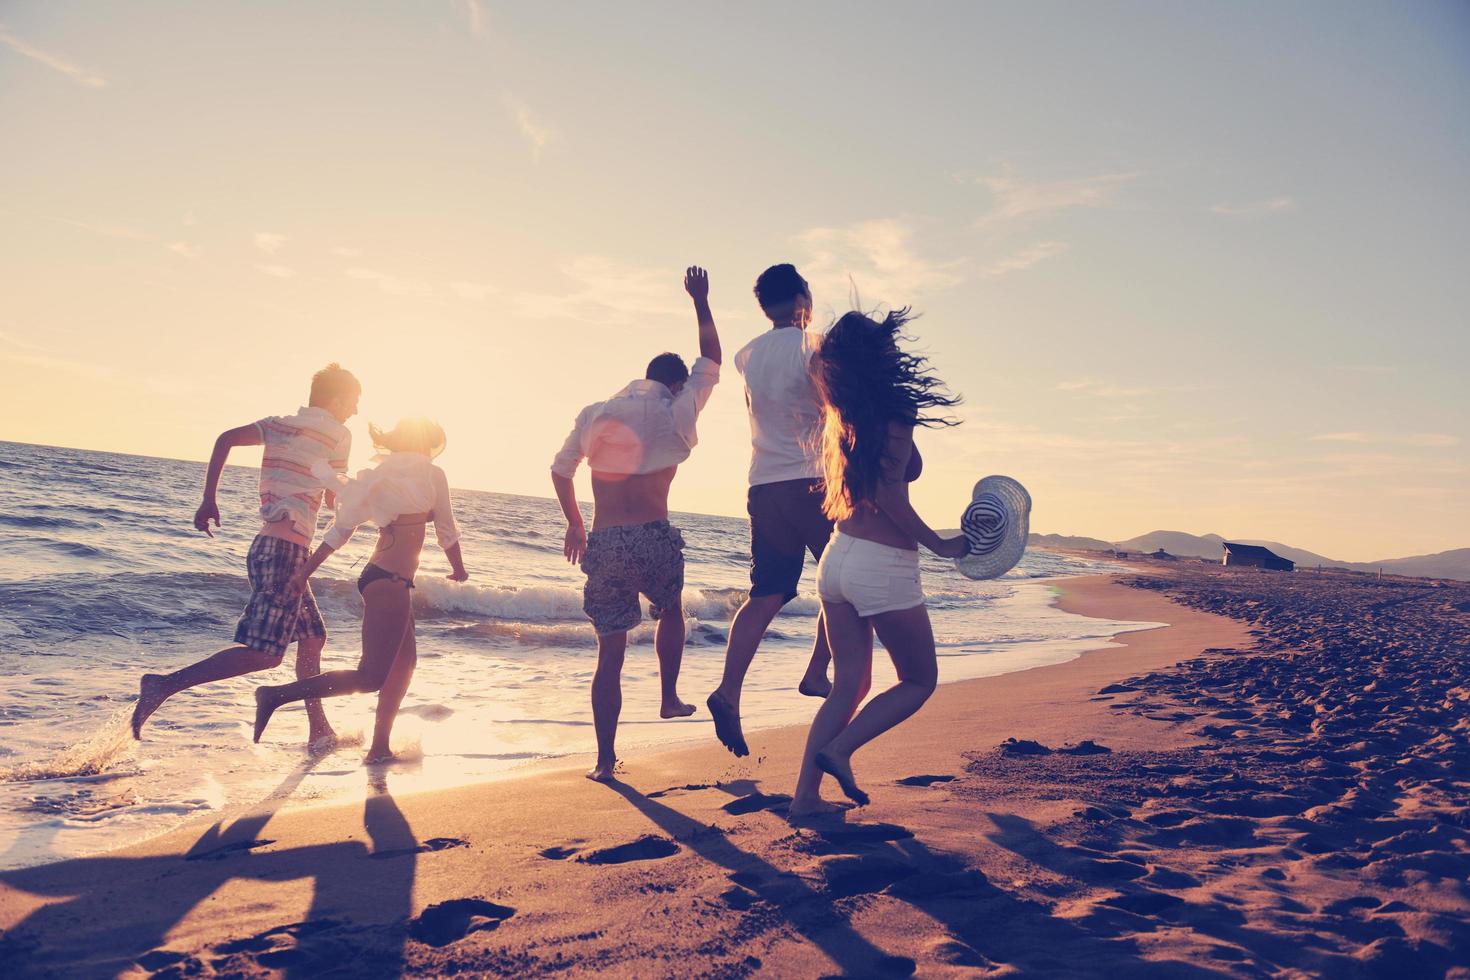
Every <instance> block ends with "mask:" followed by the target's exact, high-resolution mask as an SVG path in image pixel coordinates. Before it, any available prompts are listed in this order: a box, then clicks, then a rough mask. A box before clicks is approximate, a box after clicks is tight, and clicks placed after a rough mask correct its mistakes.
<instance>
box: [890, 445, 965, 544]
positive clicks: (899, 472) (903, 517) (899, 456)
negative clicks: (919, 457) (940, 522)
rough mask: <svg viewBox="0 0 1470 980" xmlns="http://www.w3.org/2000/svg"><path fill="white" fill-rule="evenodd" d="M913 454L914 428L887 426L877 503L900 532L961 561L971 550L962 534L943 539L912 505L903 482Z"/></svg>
mask: <svg viewBox="0 0 1470 980" xmlns="http://www.w3.org/2000/svg"><path fill="white" fill-rule="evenodd" d="M913 452H914V427H913V426H912V425H908V424H906V423H902V422H892V423H889V426H888V452H887V453H886V454H885V455H884V457H883V479H882V480H881V481H880V482H879V484H878V493H877V496H876V500H875V502H876V503H877V504H878V508H879V509H880V510H882V511H883V513H884V514H886V515H888V519H889V520H891V521H893V523H894V524H895V525H897V527H898V529H899V530H900V531H902V532H903V533H904V534H907V535H908V536H909V537H911V538H913V539H914V540H915V541H917V542H919V544H921V545H923V546H924V547H926V548H928V549H929V550H930V551H932V552H934V553H935V554H936V555H939V556H941V557H944V558H959V557H962V556H963V555H964V554H965V553H966V552H968V551H969V550H970V544H969V541H968V540H967V539H966V538H965V536H964V535H963V534H961V535H957V536H956V537H953V538H941V537H940V536H939V535H938V534H935V533H934V529H933V528H931V527H930V526H929V525H928V524H926V523H925V522H924V519H923V518H922V517H920V516H919V515H918V512H916V511H915V510H914V508H913V505H912V504H910V503H909V485H908V481H907V480H906V479H904V477H905V472H906V471H907V470H908V465H909V457H910V456H912V455H913Z"/></svg>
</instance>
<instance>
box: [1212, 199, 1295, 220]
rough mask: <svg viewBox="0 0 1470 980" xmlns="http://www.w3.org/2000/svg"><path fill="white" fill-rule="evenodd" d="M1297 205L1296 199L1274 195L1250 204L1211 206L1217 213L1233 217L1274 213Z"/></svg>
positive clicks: (1288, 209)
mask: <svg viewBox="0 0 1470 980" xmlns="http://www.w3.org/2000/svg"><path fill="white" fill-rule="evenodd" d="M1295 207H1296V201H1294V200H1292V199H1291V198H1289V197H1285V196H1281V197H1272V198H1268V199H1266V200H1264V201H1252V202H1250V203H1249V204H1216V205H1212V206H1211V207H1210V210H1211V211H1212V212H1213V213H1215V214H1224V215H1230V216H1232V217H1238V216H1249V215H1257V214H1273V213H1275V212H1277V211H1290V210H1292V209H1293V208H1295Z"/></svg>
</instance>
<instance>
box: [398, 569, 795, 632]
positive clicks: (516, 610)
mask: <svg viewBox="0 0 1470 980" xmlns="http://www.w3.org/2000/svg"><path fill="white" fill-rule="evenodd" d="M414 591H415V592H416V593H417V600H418V602H419V603H421V604H422V605H424V606H426V607H428V608H430V609H434V610H437V611H440V612H450V613H462V614H469V615H473V616H483V617H487V618H491V619H502V620H511V621H513V622H518V623H546V622H562V621H571V622H585V620H586V614H585V613H583V612H582V590H581V589H575V588H570V587H566V586H526V587H522V588H516V587H514V586H500V585H474V584H471V583H468V582H450V581H447V580H444V579H438V578H423V579H421V580H420V581H419V583H418V586H417V588H416V589H415V590H414ZM745 596H746V591H745V590H744V589H699V588H694V587H687V588H685V589H684V596H683V601H684V613H685V615H686V616H692V617H694V618H696V619H701V620H712V621H723V620H728V619H729V618H730V617H731V616H733V615H734V614H735V610H737V609H739V608H740V604H741V603H743V602H744V601H745ZM820 610H821V603H820V602H819V601H818V599H817V597H816V596H811V595H802V596H797V597H796V598H795V599H792V600H791V601H790V602H789V603H787V604H786V606H785V607H784V610H783V611H784V612H785V613H786V614H787V615H793V616H815V615H817V613H818V612H819V611H820Z"/></svg>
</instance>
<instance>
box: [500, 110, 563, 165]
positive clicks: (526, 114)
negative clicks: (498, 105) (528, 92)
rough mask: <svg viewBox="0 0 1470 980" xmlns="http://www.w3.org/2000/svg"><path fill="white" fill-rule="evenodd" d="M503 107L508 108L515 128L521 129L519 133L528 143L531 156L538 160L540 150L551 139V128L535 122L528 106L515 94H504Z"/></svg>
mask: <svg viewBox="0 0 1470 980" xmlns="http://www.w3.org/2000/svg"><path fill="white" fill-rule="evenodd" d="M505 107H506V108H507V109H508V110H510V114H511V116H512V117H513V118H514V119H515V121H516V128H517V129H519V130H520V131H521V135H522V136H524V137H525V138H526V142H527V143H529V144H530V146H531V156H532V157H533V158H534V159H538V160H539V159H540V158H541V151H542V150H543V149H545V148H546V144H547V143H548V142H550V140H551V137H552V132H551V130H549V129H547V128H546V127H545V126H543V125H541V123H539V122H537V121H536V119H534V118H533V117H532V116H531V110H530V108H529V107H528V106H527V105H526V104H525V103H524V102H522V101H521V100H520V99H518V98H516V97H515V96H513V95H509V94H507V95H506V96H505Z"/></svg>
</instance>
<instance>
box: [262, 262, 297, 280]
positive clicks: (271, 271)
mask: <svg viewBox="0 0 1470 980" xmlns="http://www.w3.org/2000/svg"><path fill="white" fill-rule="evenodd" d="M255 268H256V270H257V271H259V272H263V273H265V274H266V275H268V276H274V277H275V278H277V279H291V278H294V277H295V275H296V270H295V269H292V268H290V267H289V266H284V265H258V266H256V267H255Z"/></svg>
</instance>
